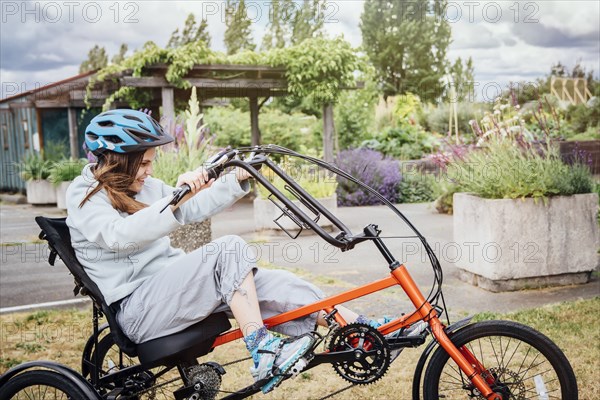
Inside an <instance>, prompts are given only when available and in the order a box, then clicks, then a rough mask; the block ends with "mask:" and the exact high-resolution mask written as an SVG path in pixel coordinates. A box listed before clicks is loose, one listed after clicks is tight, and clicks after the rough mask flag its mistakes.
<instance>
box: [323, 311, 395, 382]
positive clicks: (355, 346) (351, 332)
mask: <svg viewBox="0 0 600 400" xmlns="http://www.w3.org/2000/svg"><path fill="white" fill-rule="evenodd" d="M328 348H329V351H331V352H339V351H348V350H351V351H353V352H354V355H355V358H354V359H353V360H352V361H341V362H334V363H332V366H333V369H334V370H335V372H337V374H338V375H339V376H341V377H342V378H344V379H345V380H347V381H348V382H350V383H353V384H358V385H366V384H369V383H373V382H375V381H377V380H379V379H380V378H381V377H382V376H383V375H385V373H386V372H387V370H388V368H389V366H390V363H391V360H390V347H389V346H388V344H387V341H386V340H385V338H384V337H383V335H382V334H381V333H380V332H379V331H378V330H377V329H375V328H373V327H371V326H369V325H367V324H359V323H353V324H348V325H346V326H344V327H341V328H339V329H337V330H335V331H334V332H333V333H332V335H331V338H330V340H329V346H328Z"/></svg>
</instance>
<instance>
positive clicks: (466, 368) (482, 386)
mask: <svg viewBox="0 0 600 400" xmlns="http://www.w3.org/2000/svg"><path fill="white" fill-rule="evenodd" d="M258 163H260V164H261V165H266V166H267V167H269V168H270V169H271V170H273V171H274V172H275V173H276V174H277V175H279V176H280V177H281V178H282V179H283V180H284V181H285V182H286V183H287V184H288V185H289V187H290V188H291V189H292V190H293V193H294V194H295V195H296V196H298V198H299V199H300V200H301V201H302V202H303V203H305V204H306V203H309V204H310V205H311V206H312V207H313V209H315V210H317V211H318V212H320V213H322V214H323V215H324V216H325V217H326V218H328V219H329V220H330V221H331V222H332V223H333V225H334V226H336V227H337V228H339V229H340V230H341V231H342V233H343V234H342V235H338V236H336V237H335V238H334V237H332V236H331V235H329V234H328V233H327V232H325V231H324V230H323V229H322V228H321V227H320V226H319V225H318V224H317V223H316V221H314V220H313V219H312V218H310V217H308V216H307V215H306V214H305V213H304V212H303V211H302V210H300V209H299V208H298V207H297V206H296V205H295V204H294V203H292V202H291V201H290V200H288V199H287V198H286V197H285V196H284V195H283V194H282V193H281V192H280V191H279V190H278V189H277V188H275V187H274V186H273V185H272V184H271V183H270V182H269V181H268V180H266V179H265V178H264V176H262V175H261V174H259V173H258V171H257V170H256V169H255V168H253V167H252V166H251V164H248V163H246V162H243V161H239V160H232V161H230V162H229V163H227V165H228V166H237V167H241V168H243V169H245V170H247V171H248V172H249V173H250V174H251V175H252V176H253V177H254V178H255V179H256V180H257V181H258V182H259V183H261V184H262V185H263V186H265V187H266V188H267V190H269V191H270V192H271V193H272V194H273V195H274V196H275V197H276V198H277V199H278V200H279V201H280V202H281V203H283V205H284V206H285V207H286V209H285V210H284V208H281V209H282V211H284V213H291V214H293V215H294V216H295V217H296V218H297V219H298V220H299V221H301V222H302V223H303V224H304V226H306V227H307V228H309V229H312V230H313V231H314V232H315V233H317V234H318V235H319V236H321V237H322V238H323V239H324V240H325V241H327V242H328V243H330V244H332V245H334V246H336V247H339V248H342V249H343V250H350V249H352V248H353V247H354V246H355V245H356V244H357V243H359V242H362V241H365V240H371V239H372V240H373V241H374V243H375V245H376V246H377V248H378V250H379V251H380V252H381V254H382V255H383V257H384V258H385V259H386V261H387V262H388V263H389V267H390V270H391V274H390V276H388V277H387V278H384V279H381V280H378V281H375V282H372V283H368V284H366V285H363V286H360V287H357V288H355V289H351V290H348V291H345V292H343V293H340V294H337V295H334V296H330V297H327V298H325V299H323V300H320V301H317V302H314V303H312V304H308V305H306V306H303V307H300V308H297V309H295V310H292V311H288V312H285V313H282V314H279V315H276V316H274V317H271V318H268V319H266V320H265V321H264V323H265V325H266V326H267V327H273V326H277V325H280V324H284V323H286V322H291V321H293V320H295V319H298V318H302V317H305V316H308V315H310V314H313V313H316V312H320V311H325V312H326V313H331V312H332V311H334V310H335V307H336V306H338V305H340V304H342V303H345V302H348V301H350V300H354V299H357V298H360V297H363V296H367V295H369V294H372V293H375V292H378V291H380V290H383V289H386V288H389V287H392V286H395V285H400V286H401V287H402V289H403V290H404V292H405V293H406V294H407V296H408V298H409V299H410V300H411V302H412V304H413V305H414V307H415V309H416V311H415V312H413V313H411V314H408V315H405V316H402V317H400V318H398V319H396V320H394V321H391V322H389V323H386V324H384V325H382V326H380V327H379V328H377V329H378V330H379V332H381V333H382V334H383V335H385V334H388V333H390V332H393V331H396V330H398V329H401V328H406V327H409V326H411V325H412V324H414V323H416V322H418V321H425V322H427V323H428V324H429V326H430V329H431V332H432V334H433V336H434V337H435V340H436V341H437V342H438V343H439V344H440V346H441V347H442V348H443V349H444V350H445V351H446V352H447V353H448V355H449V356H450V357H451V358H452V359H453V360H454V362H455V363H456V364H457V365H458V367H459V368H460V370H461V371H462V372H463V373H464V374H465V375H466V376H467V377H468V379H469V380H470V381H471V382H472V383H473V385H474V386H475V387H476V388H477V390H479V392H480V393H481V395H482V396H483V397H485V398H486V399H488V400H501V399H502V397H501V395H499V394H497V393H494V391H493V390H492V389H491V388H490V385H493V384H494V378H493V377H492V375H491V374H489V373H488V372H487V370H486V368H485V366H484V365H482V364H481V363H480V362H479V361H478V360H477V359H476V357H475V356H474V355H473V354H472V353H471V352H470V351H469V350H468V349H466V348H465V347H463V348H460V349H459V348H457V347H456V346H455V345H454V344H453V343H452V341H451V340H450V338H449V337H448V335H447V334H446V331H445V326H444V324H443V323H442V322H441V321H440V319H439V317H438V313H437V311H436V310H435V308H434V307H433V306H432V305H431V304H430V303H429V302H428V301H427V299H425V297H424V296H423V294H422V293H421V291H420V289H419V288H418V286H417V284H416V283H415V282H414V280H413V279H412V277H411V276H410V274H409V273H408V270H407V269H406V267H405V266H404V265H403V264H401V263H399V262H398V261H396V260H395V258H394V257H393V255H392V254H391V253H390V251H389V250H388V249H387V247H386V246H385V244H384V243H383V242H382V240H381V239H380V238H379V237H378V235H379V231H378V229H377V227H376V226H375V225H369V226H367V227H366V228H365V229H364V233H365V235H364V236H360V235H357V236H352V235H351V234H350V230H349V229H348V228H347V227H346V226H345V225H344V224H343V223H342V222H341V221H340V220H338V219H337V218H336V217H335V216H334V215H332V214H331V213H330V212H329V211H328V210H327V209H325V208H324V207H323V206H322V205H321V204H320V203H319V202H318V201H316V200H315V199H314V198H313V197H312V196H311V195H310V194H308V193H307V192H306V191H304V189H303V188H302V187H300V186H299V185H298V183H297V182H295V181H294V180H293V179H291V178H290V177H289V176H288V175H287V174H286V173H285V172H284V171H283V170H281V169H280V168H279V167H278V166H277V165H275V164H273V163H272V162H271V161H270V160H269V159H268V158H263V159H260V160H259V162H257V164H258ZM288 190H289V189H288ZM411 227H412V226H411ZM413 229H414V227H413ZM333 318H335V320H336V322H337V323H338V325H339V326H340V327H343V326H346V325H347V322H346V321H344V319H343V318H342V317H341V316H340V315H339V313H334V315H333ZM242 337H243V335H242V332H241V331H240V330H239V329H236V330H232V331H228V332H225V333H223V334H221V335H220V336H219V337H217V339H216V340H215V342H214V344H213V347H217V346H221V345H224V344H226V343H229V342H231V341H233V340H236V339H240V338H242ZM483 376H485V378H484V377H483Z"/></svg>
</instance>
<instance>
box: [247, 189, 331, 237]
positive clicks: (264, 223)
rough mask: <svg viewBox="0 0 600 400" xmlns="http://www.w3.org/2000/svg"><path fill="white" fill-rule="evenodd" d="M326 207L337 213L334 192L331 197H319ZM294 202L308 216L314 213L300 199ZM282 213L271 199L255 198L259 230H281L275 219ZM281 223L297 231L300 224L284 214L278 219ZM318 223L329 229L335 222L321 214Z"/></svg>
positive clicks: (255, 216) (255, 222)
mask: <svg viewBox="0 0 600 400" xmlns="http://www.w3.org/2000/svg"><path fill="white" fill-rule="evenodd" d="M317 200H319V202H320V203H321V204H323V206H325V208H327V209H328V210H329V211H331V212H333V213H334V214H335V212H336V210H337V196H336V195H335V194H334V195H333V196H331V197H326V198H323V199H317ZM293 203H294V204H295V205H296V206H298V207H299V208H300V209H301V210H303V211H304V212H305V213H306V214H307V215H308V216H312V215H314V214H313V213H312V212H310V211H308V209H307V208H306V207H305V206H304V205H303V204H302V203H300V201H298V200H294V201H293ZM280 215H281V210H280V209H279V208H277V206H275V204H273V203H272V202H271V200H268V199H263V198H260V197H257V198H256V199H254V227H255V229H256V230H257V231H261V230H269V229H273V230H279V231H280V230H281V228H280V227H279V226H277V225H276V224H275V223H274V222H273V220H274V219H275V218H277V217H279V216H280ZM277 222H278V223H279V224H281V225H282V226H283V227H284V228H285V229H286V230H292V231H297V230H298V229H299V228H298V225H296V224H295V223H294V222H293V221H292V220H290V219H289V218H288V217H286V216H283V217H281V218H280V219H279V221H277ZM318 225H319V226H320V227H322V228H325V229H329V228H333V224H332V223H331V222H330V221H329V220H328V219H327V218H325V217H323V216H321V218H320V219H319V221H318Z"/></svg>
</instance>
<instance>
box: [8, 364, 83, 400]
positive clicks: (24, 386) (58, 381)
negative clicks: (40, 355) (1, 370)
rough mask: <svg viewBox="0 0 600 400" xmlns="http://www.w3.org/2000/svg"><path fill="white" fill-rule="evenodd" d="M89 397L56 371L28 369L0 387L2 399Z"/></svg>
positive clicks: (78, 398) (35, 399)
mask: <svg viewBox="0 0 600 400" xmlns="http://www.w3.org/2000/svg"><path fill="white" fill-rule="evenodd" d="M86 397H87V395H86V393H84V392H83V391H82V390H81V389H79V388H78V387H77V385H75V384H74V383H73V382H71V381H69V380H68V379H65V377H64V376H62V375H61V374H59V373H57V372H54V371H47V370H35V371H26V372H23V373H22V374H20V375H17V376H15V377H14V378H12V379H10V380H9V381H8V382H6V384H5V385H3V386H2V388H0V399H2V400H9V399H14V400H25V399H27V400H80V399H85V398H86Z"/></svg>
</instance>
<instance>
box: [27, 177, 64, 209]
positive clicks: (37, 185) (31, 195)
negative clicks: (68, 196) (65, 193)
mask: <svg viewBox="0 0 600 400" xmlns="http://www.w3.org/2000/svg"><path fill="white" fill-rule="evenodd" d="M25 187H26V190H27V202H28V203H29V204H56V189H55V188H54V186H52V184H51V183H50V182H49V181H47V180H45V179H42V180H33V181H27V183H26V186H25Z"/></svg>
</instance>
